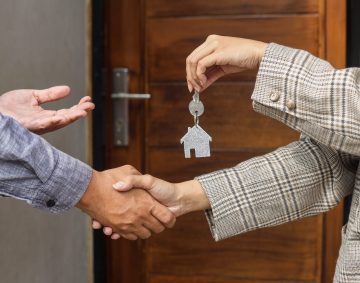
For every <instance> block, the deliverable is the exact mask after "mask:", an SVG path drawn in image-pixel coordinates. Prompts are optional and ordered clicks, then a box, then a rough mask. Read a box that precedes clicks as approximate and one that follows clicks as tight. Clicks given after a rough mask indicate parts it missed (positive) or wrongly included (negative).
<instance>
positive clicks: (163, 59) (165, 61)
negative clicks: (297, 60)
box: [147, 14, 319, 82]
mask: <svg viewBox="0 0 360 283" xmlns="http://www.w3.org/2000/svg"><path fill="white" fill-rule="evenodd" d="M147 25H148V28H147V33H148V35H147V45H148V48H147V50H148V56H147V58H148V60H149V61H148V68H149V81H150V82H157V81H160V82H163V81H181V82H183V81H184V71H185V70H184V66H185V59H186V56H187V55H189V54H190V52H191V51H192V50H193V49H194V47H196V46H198V45H199V44H201V43H202V42H203V41H204V40H205V39H206V36H207V35H210V34H221V35H231V36H238V37H245V38H252V39H257V40H262V41H265V42H277V43H280V44H285V45H288V46H292V47H297V48H301V49H306V50H308V51H309V52H312V53H314V54H318V50H319V45H318V41H319V38H318V32H319V30H318V29H319V18H318V16H317V15H312V14H310V15H297V16H287V15H283V16H261V17H244V16H240V17H214V18H211V17H199V18H194V17H189V18H156V19H154V18H151V19H149V20H148V22H147ZM225 79H226V80H231V81H234V80H244V79H246V80H249V79H250V80H253V79H254V76H253V74H252V75H250V74H249V73H248V72H247V73H243V74H240V75H238V76H236V78H235V77H234V76H231V77H225Z"/></svg>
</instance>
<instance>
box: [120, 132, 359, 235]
mask: <svg viewBox="0 0 360 283" xmlns="http://www.w3.org/2000/svg"><path fill="white" fill-rule="evenodd" d="M357 165H358V161H355V160H353V159H352V158H351V157H350V156H348V155H344V154H339V153H338V152H336V151H334V150H332V149H330V148H328V147H326V146H323V145H320V144H317V143H314V142H312V141H311V140H310V139H309V138H303V139H302V140H300V141H298V142H294V143H292V144H290V145H288V146H285V147H283V148H280V149H278V150H276V151H274V152H272V153H269V154H266V155H264V156H261V157H256V158H253V159H250V160H248V161H245V162H243V163H240V164H239V165H238V166H236V167H234V168H229V169H224V170H220V171H217V172H213V173H210V174H206V175H202V176H200V177H197V178H196V179H195V180H192V181H187V182H184V183H179V184H171V183H168V182H165V181H163V180H159V179H156V178H154V177H151V176H149V175H148V176H129V177H126V178H125V179H124V180H123V181H122V182H120V183H118V184H116V185H115V188H116V189H117V190H120V191H124V190H128V189H130V188H132V187H133V186H136V187H141V188H145V189H147V190H148V191H149V193H150V194H151V195H153V196H154V197H155V198H156V199H158V200H159V201H160V202H162V203H164V204H165V205H166V206H168V207H170V209H171V210H172V211H173V212H174V213H175V214H176V215H178V216H180V215H182V214H185V213H188V212H191V211H196V210H202V209H207V210H206V216H207V218H208V222H209V226H210V229H211V231H212V234H213V237H214V238H215V240H221V239H224V238H227V237H231V236H234V235H237V234H240V233H244V232H247V231H251V230H254V229H258V228H263V227H269V226H275V225H280V224H282V223H286V222H290V221H293V220H296V219H300V218H303V217H307V216H311V215H316V214H319V213H322V212H325V211H328V210H330V209H331V208H333V207H335V206H336V205H337V204H338V202H339V201H340V200H341V199H342V198H343V197H344V196H346V195H348V194H350V193H351V192H352V189H353V185H354V179H355V172H356V168H357Z"/></svg>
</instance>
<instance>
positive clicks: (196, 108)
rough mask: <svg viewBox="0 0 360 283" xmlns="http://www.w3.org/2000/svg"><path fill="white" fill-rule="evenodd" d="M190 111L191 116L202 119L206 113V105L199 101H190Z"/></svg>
mask: <svg viewBox="0 0 360 283" xmlns="http://www.w3.org/2000/svg"><path fill="white" fill-rule="evenodd" d="M189 111H190V113H191V115H193V116H196V115H197V116H198V117H200V116H201V115H202V114H203V113H204V104H203V103H202V102H201V101H200V100H199V101H197V102H196V101H194V100H192V101H190V103H189Z"/></svg>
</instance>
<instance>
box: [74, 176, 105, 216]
mask: <svg viewBox="0 0 360 283" xmlns="http://www.w3.org/2000/svg"><path fill="white" fill-rule="evenodd" d="M100 174H101V173H100V172H98V171H96V170H93V172H92V176H91V180H90V183H89V185H88V187H87V189H86V191H85V193H84V194H83V196H82V197H81V199H80V200H79V202H78V203H77V204H76V205H75V206H76V207H77V208H79V209H81V210H83V211H86V212H88V211H89V210H90V207H91V205H92V204H94V196H95V195H96V194H95V193H94V192H95V190H96V188H97V186H98V185H97V184H98V183H99V179H100Z"/></svg>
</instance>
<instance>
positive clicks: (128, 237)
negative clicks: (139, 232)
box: [120, 233, 138, 241]
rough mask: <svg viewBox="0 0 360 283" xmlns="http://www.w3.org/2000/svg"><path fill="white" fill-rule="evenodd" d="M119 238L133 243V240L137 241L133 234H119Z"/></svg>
mask: <svg viewBox="0 0 360 283" xmlns="http://www.w3.org/2000/svg"><path fill="white" fill-rule="evenodd" d="M120 236H121V237H122V238H124V239H127V240H130V241H135V240H137V239H138V237H137V236H136V235H135V234H132V233H128V234H123V233H120Z"/></svg>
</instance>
